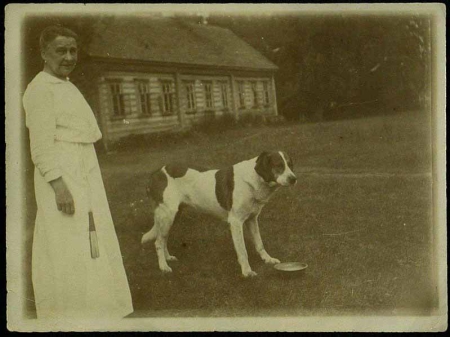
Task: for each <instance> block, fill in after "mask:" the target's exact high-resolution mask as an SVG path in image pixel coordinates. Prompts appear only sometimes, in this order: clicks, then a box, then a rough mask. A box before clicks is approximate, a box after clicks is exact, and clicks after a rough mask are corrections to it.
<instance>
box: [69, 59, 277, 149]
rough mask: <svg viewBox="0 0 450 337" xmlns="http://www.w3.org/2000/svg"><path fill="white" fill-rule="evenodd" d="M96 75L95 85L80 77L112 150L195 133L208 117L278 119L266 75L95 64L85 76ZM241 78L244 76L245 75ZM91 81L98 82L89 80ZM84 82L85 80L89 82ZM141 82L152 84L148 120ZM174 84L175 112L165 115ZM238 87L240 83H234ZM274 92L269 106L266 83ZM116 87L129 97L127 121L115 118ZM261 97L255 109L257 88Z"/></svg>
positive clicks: (86, 67) (126, 102)
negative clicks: (132, 140) (166, 87)
mask: <svg viewBox="0 0 450 337" xmlns="http://www.w3.org/2000/svg"><path fill="white" fill-rule="evenodd" d="M89 72H90V74H91V75H92V74H95V80H92V79H91V80H90V81H89V80H86V79H84V77H83V76H77V79H78V83H79V85H80V86H81V87H82V88H83V90H82V92H83V91H84V92H83V93H84V94H85V95H86V97H87V99H88V101H89V103H90V104H91V106H92V107H93V110H94V112H95V114H96V117H97V120H98V122H99V124H100V127H101V130H102V133H103V143H104V145H105V146H106V147H108V145H110V144H112V143H114V142H117V141H118V140H120V139H121V138H122V137H125V136H128V135H135V134H144V133H152V132H161V131H169V130H170V131H177V130H181V129H185V128H189V127H191V126H192V125H193V124H195V123H198V122H200V121H202V120H203V119H204V118H205V117H208V116H209V117H211V116H221V115H223V114H227V113H229V114H233V115H234V116H236V117H237V118H240V117H241V116H243V115H245V114H261V115H265V116H268V115H276V113H277V112H276V102H275V92H274V84H273V83H272V77H271V75H270V74H267V73H261V74H253V75H251V76H236V75H234V74H233V73H230V72H225V71H218V70H216V71H214V70H207V71H206V70H198V69H195V70H191V71H189V70H188V69H176V68H174V67H169V68H164V67H149V66H148V65H147V66H143V65H139V66H131V65H130V66H124V65H123V63H122V64H121V65H118V66H111V65H106V64H94V63H91V64H90V65H88V66H85V67H84V73H89ZM241 73H242V72H241ZM241 73H239V75H240V74H241ZM85 77H86V78H87V77H89V78H91V77H92V76H85ZM83 79H84V80H83ZM136 80H143V81H146V82H147V83H148V87H149V96H150V111H151V113H150V114H143V112H142V108H141V102H140V96H139V90H138V86H137V83H136ZM163 81H166V82H167V83H170V84H171V86H172V88H173V91H174V92H173V97H172V99H173V101H172V106H173V112H172V113H170V114H166V113H165V112H164V99H163V96H164V93H163V86H162V82H163ZM238 81H242V82H243V84H244V88H245V106H244V107H241V108H239V107H238V104H237V102H236V99H238V94H237V93H236V92H233V90H236V88H237V85H236V83H237V82H238ZM233 82H234V83H233ZM264 82H265V83H267V86H268V88H269V96H270V101H269V103H268V104H266V103H265V102H264V93H263V83H264ZM112 83H119V84H120V90H121V93H122V95H123V103H124V104H123V110H124V114H123V115H116V114H115V113H114V103H113V93H112V90H113V89H112V87H111V84H112ZM187 83H191V84H193V87H194V97H195V108H194V109H192V110H188V109H187V107H188V95H187V88H186V84H187ZM207 83H209V84H210V85H211V95H212V107H211V108H208V107H207V106H206V93H205V85H206V84H207ZM251 83H255V85H256V89H257V91H258V96H257V103H256V104H254V101H253V92H252V84H251ZM222 84H224V85H225V87H226V91H227V101H228V107H224V102H223V99H222V86H221V85H222Z"/></svg>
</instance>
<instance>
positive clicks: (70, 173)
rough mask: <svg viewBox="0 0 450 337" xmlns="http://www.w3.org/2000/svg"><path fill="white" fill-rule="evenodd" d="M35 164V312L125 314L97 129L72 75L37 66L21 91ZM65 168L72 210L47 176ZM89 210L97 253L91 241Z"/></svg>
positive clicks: (126, 296) (124, 284)
mask: <svg viewBox="0 0 450 337" xmlns="http://www.w3.org/2000/svg"><path fill="white" fill-rule="evenodd" d="M23 102H24V107H25V111H26V124H27V127H28V129H29V131H30V145H31V156H32V160H33V162H34V164H35V173H34V184H35V194H36V202H37V215H36V224H35V231H34V237H33V251H32V281H33V289H34V294H35V301H36V311H37V317H38V318H50V319H55V318H57V319H63V318H69V319H74V318H75V319H76V318H80V319H82V318H87V319H92V318H102V319H114V318H121V317H125V316H126V315H128V314H130V313H131V312H132V311H133V307H132V301H131V294H130V289H129V285H128V280H127V277H126V274H125V269H124V266H123V260H122V255H121V252H120V247H119V243H118V240H117V236H116V232H115V229H114V224H113V221H112V218H111V213H110V209H109V205H108V201H107V198H106V193H105V189H104V186H103V181H102V177H101V172H100V168H99V165H98V160H97V156H96V153H95V149H94V146H93V143H94V142H95V141H97V140H99V139H100V138H101V133H100V130H99V128H98V125H97V122H96V120H95V117H94V115H93V112H92V110H91V108H90V107H89V105H88V104H87V102H86V100H85V99H84V97H83V95H82V94H81V93H80V92H79V90H78V89H77V88H76V87H75V86H74V85H73V84H72V83H71V82H70V81H69V80H66V81H65V80H61V79H59V78H56V77H54V76H52V75H50V74H47V73H45V72H40V73H39V74H38V75H37V76H36V77H35V78H34V79H33V81H32V82H31V83H30V84H29V85H28V87H27V90H26V92H25V94H24V98H23ZM60 176H62V177H63V180H64V182H65V183H66V185H67V186H68V188H69V190H70V192H71V193H72V196H73V198H74V203H75V214H73V215H67V214H64V213H62V212H60V211H58V209H57V206H56V202H55V193H54V191H53V189H52V187H51V185H50V184H49V181H51V180H53V179H56V178H58V177H60ZM89 211H92V212H93V216H94V222H95V226H96V230H97V236H98V242H99V250H100V257H99V258H96V259H93V258H92V257H91V252H90V244H89V216H88V212H89Z"/></svg>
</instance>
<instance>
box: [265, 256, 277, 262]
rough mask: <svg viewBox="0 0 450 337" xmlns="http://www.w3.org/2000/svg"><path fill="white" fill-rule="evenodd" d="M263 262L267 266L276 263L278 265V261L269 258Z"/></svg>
mask: <svg viewBox="0 0 450 337" xmlns="http://www.w3.org/2000/svg"><path fill="white" fill-rule="evenodd" d="M264 262H265V263H267V264H277V263H280V260H278V259H275V258H273V257H270V256H269V257H267V258H265V259H264Z"/></svg>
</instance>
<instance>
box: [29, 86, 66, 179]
mask: <svg viewBox="0 0 450 337" xmlns="http://www.w3.org/2000/svg"><path fill="white" fill-rule="evenodd" d="M23 101H24V107H25V111H26V125H27V127H28V129H29V130H30V148H31V158H32V160H33V163H34V165H35V166H36V167H37V168H38V170H39V171H40V172H41V174H42V176H43V177H44V179H45V180H46V181H47V182H49V181H52V180H54V179H57V178H59V177H60V176H61V175H62V172H61V168H60V167H59V163H58V157H57V150H56V147H55V132H56V113H55V110H54V97H53V93H52V91H51V90H48V88H47V87H44V86H33V87H32V88H30V90H27V92H26V94H25V96H24V100H23Z"/></svg>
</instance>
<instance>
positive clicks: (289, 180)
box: [288, 175, 297, 185]
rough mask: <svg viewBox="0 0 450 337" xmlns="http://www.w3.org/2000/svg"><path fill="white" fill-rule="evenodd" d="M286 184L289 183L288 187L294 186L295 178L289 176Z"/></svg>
mask: <svg viewBox="0 0 450 337" xmlns="http://www.w3.org/2000/svg"><path fill="white" fill-rule="evenodd" d="M288 183H289V184H290V185H295V184H296V183H297V177H296V176H294V175H292V176H289V178H288Z"/></svg>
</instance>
